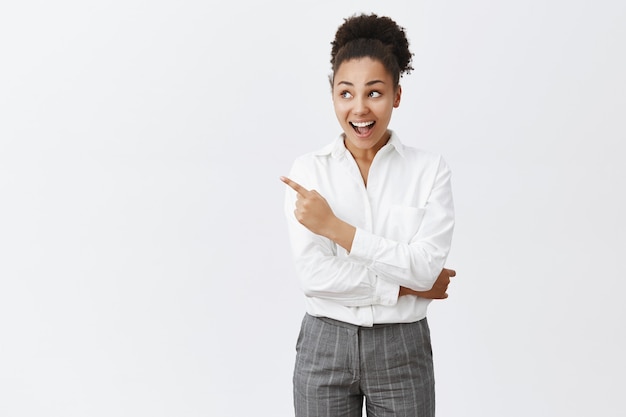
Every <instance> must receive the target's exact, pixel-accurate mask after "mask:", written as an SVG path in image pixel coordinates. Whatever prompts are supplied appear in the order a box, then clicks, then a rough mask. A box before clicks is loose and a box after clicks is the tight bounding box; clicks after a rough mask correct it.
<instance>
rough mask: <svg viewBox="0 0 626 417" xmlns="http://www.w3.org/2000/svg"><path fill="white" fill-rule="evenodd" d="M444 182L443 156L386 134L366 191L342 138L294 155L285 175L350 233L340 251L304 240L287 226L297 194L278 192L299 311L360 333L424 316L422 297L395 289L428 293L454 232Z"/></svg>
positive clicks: (297, 227) (322, 241)
mask: <svg viewBox="0 0 626 417" xmlns="http://www.w3.org/2000/svg"><path fill="white" fill-rule="evenodd" d="M450 176H451V172H450V169H449V167H448V165H447V164H446V162H445V161H444V160H443V158H442V157H440V156H438V155H435V154H432V153H429V152H425V151H422V150H418V149H415V148H412V147H408V146H404V145H403V144H402V143H401V142H400V140H399V138H398V137H397V136H396V134H395V133H394V132H393V131H392V132H391V138H390V139H389V141H388V142H387V144H386V145H385V146H383V147H382V148H381V149H380V150H379V151H378V152H377V154H376V156H375V157H374V160H373V161H372V165H371V167H370V170H369V174H368V179H367V187H366V186H365V184H364V182H363V179H362V177H361V174H360V172H359V169H358V166H357V164H356V161H355V160H354V158H353V157H352V155H351V154H350V152H349V151H348V150H347V149H346V147H345V145H344V137H343V135H340V136H339V137H338V138H337V139H336V140H335V141H334V142H333V143H331V144H329V145H328V146H326V147H324V148H323V149H321V150H319V151H316V152H312V153H308V154H305V155H303V156H300V157H299V158H297V159H296V160H295V161H294V163H293V166H292V169H291V172H290V174H289V177H290V178H291V179H292V180H294V181H296V182H298V183H299V184H301V185H302V186H304V187H305V188H307V189H309V190H317V191H318V192H319V193H320V194H321V195H322V196H323V197H324V198H326V200H327V201H328V203H329V205H330V207H331V209H332V210H333V212H334V213H335V215H336V216H337V217H339V218H340V219H342V220H343V221H345V222H347V223H349V224H351V225H352V226H354V227H356V234H355V236H354V241H353V243H352V249H351V251H350V252H349V253H348V252H347V251H346V250H345V249H343V248H342V247H341V246H339V245H337V244H335V243H334V242H333V241H331V240H329V239H327V238H325V237H322V236H320V235H316V234H314V233H312V232H311V231H309V230H308V229H307V228H305V227H304V226H302V225H301V224H300V223H299V222H298V221H297V220H296V218H295V216H294V209H295V201H296V193H295V191H293V190H292V189H291V188H289V187H287V190H286V195H285V214H286V216H287V223H288V230H289V236H290V240H291V246H292V253H293V257H294V260H295V269H296V273H297V275H298V278H299V281H300V284H301V287H302V290H303V291H304V294H305V300H306V311H307V313H309V314H311V315H313V316H318V317H329V318H333V319H336V320H341V321H344V322H348V323H352V324H356V325H360V326H371V325H373V324H377V323H410V322H414V321H417V320H420V319H422V318H424V317H426V312H427V308H428V304H429V303H430V300H427V299H424V298H420V297H416V296H402V297H398V291H399V288H400V286H404V287H408V288H411V289H414V290H418V291H422V290H428V289H430V288H431V287H432V285H433V283H434V282H435V280H436V279H437V276H438V275H439V273H440V272H441V270H442V268H443V266H444V264H445V262H446V258H447V256H448V253H449V250H450V244H451V241H452V232H453V229H454V205H453V200H452V189H451V183H450Z"/></svg>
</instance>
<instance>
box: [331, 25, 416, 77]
mask: <svg viewBox="0 0 626 417" xmlns="http://www.w3.org/2000/svg"><path fill="white" fill-rule="evenodd" d="M356 39H377V40H379V41H380V42H382V43H383V44H385V45H389V46H390V47H391V48H392V50H393V54H394V55H395V56H396V59H397V61H398V66H399V67H400V71H401V72H407V73H408V72H410V71H411V70H412V69H413V67H412V66H411V60H412V57H413V54H412V53H411V51H410V50H409V41H408V39H407V37H406V33H405V31H404V28H402V27H400V26H398V24H397V23H396V22H395V21H393V20H392V19H391V18H389V17H386V16H378V15H376V14H373V13H372V14H361V15H354V16H351V17H349V18H346V19H344V23H343V24H342V25H341V26H340V27H339V29H337V32H336V34H335V40H334V41H333V42H331V45H332V50H331V60H330V62H331V65H334V63H335V57H336V55H337V52H339V50H340V49H341V48H342V47H343V46H344V45H346V44H347V43H349V42H351V41H354V40H356Z"/></svg>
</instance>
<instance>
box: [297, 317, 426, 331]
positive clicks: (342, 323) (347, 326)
mask: <svg viewBox="0 0 626 417" xmlns="http://www.w3.org/2000/svg"><path fill="white" fill-rule="evenodd" d="M306 316H307V317H309V318H311V319H314V320H321V321H323V322H324V323H328V324H330V325H333V326H339V327H343V328H345V329H350V330H371V329H378V328H381V327H392V326H402V325H407V324H415V323H419V322H420V321H423V320H426V317H424V318H423V319H421V320H418V321H416V322H415V323H375V324H374V325H372V326H357V325H356V324H352V323H346V322H345V321H341V320H335V319H331V318H328V317H318V316H312V315H310V314H309V313H306Z"/></svg>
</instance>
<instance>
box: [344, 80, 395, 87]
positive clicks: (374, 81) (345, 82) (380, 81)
mask: <svg viewBox="0 0 626 417" xmlns="http://www.w3.org/2000/svg"><path fill="white" fill-rule="evenodd" d="M378 83H381V84H385V82H384V81H382V80H372V81H368V82H366V83H365V85H366V86H368V87H369V86H371V85H374V84H378ZM342 84H343V85H349V86H350V87H354V84H352V83H351V82H349V81H339V82H338V83H337V85H342Z"/></svg>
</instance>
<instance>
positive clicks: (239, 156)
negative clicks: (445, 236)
mask: <svg viewBox="0 0 626 417" xmlns="http://www.w3.org/2000/svg"><path fill="white" fill-rule="evenodd" d="M88 3H93V4H88ZM383 4H384V5H383ZM357 11H375V12H377V13H379V14H386V15H389V16H391V17H392V18H394V19H396V20H397V22H398V23H399V24H401V25H402V26H404V27H405V28H406V29H407V32H408V35H409V38H410V40H411V45H412V48H413V51H414V52H415V68H416V69H415V71H414V72H413V73H412V74H410V75H408V76H407V77H406V78H405V79H404V80H403V88H404V95H403V102H402V105H401V107H400V108H399V109H398V110H397V111H396V113H395V114H394V118H393V120H392V128H393V129H395V130H396V131H397V132H398V133H399V134H400V136H401V138H402V139H403V140H404V141H405V142H406V143H408V144H410V145H413V146H418V147H423V148H426V149H430V150H433V151H436V152H440V153H442V154H443V155H444V156H445V157H446V159H447V160H448V162H449V163H450V164H451V166H452V168H453V170H454V191H455V201H456V207H457V218H458V222H457V228H456V234H455V238H454V244H453V251H452V253H451V256H450V261H449V266H450V267H453V268H455V269H457V271H458V277H457V278H456V279H454V282H453V284H452V286H451V289H450V298H449V299H448V300H446V301H441V302H435V303H434V304H433V305H432V307H431V310H430V315H429V320H430V323H431V328H432V335H433V345H434V350H435V366H436V372H437V375H436V377H437V390H438V405H437V407H438V411H439V412H438V415H439V416H442V417H446V416H455V417H456V416H481V417H488V416H509V417H515V416H528V415H532V416H550V417H552V416H565V415H567V416H591V415H597V416H604V417H609V416H623V415H624V413H625V411H626V406H625V405H624V400H623V396H622V392H623V389H624V373H625V372H626V361H625V360H624V358H623V353H624V351H625V349H626V342H625V341H624V325H623V321H624V318H625V317H626V308H625V307H624V305H625V303H624V302H623V298H624V289H625V287H626V286H625V285H624V283H623V281H624V280H623V277H622V275H623V273H622V270H621V264H620V263H619V260H620V255H621V256H623V255H624V249H625V248H626V243H625V241H624V240H625V238H624V236H625V233H626V222H625V221H624V218H623V214H622V213H624V211H625V210H626V201H625V200H626V199H625V196H624V195H625V194H624V190H625V184H624V183H625V178H626V169H625V168H624V165H622V163H621V162H622V159H623V158H622V155H623V151H622V150H621V149H622V146H621V145H622V144H621V143H620V142H622V141H624V139H626V123H625V121H624V120H625V118H624V115H625V113H626V81H625V80H626V78H625V77H624V74H626V57H625V55H624V50H626V49H625V48H626V25H624V24H623V22H624V21H625V19H626V3H624V2H622V1H620V0H614V1H609V0H604V1H601V0H595V1H591V0H589V1H582V0H569V1H565V0H561V1H559V0H550V1H545V0H544V1H539V0H531V1H525V2H502V1H495V0H491V1H489V0H479V1H473V2H467V1H446V2H443V1H426V0H422V1H395V2H391V1H390V2H384V3H383V2H375V1H356V0H355V1H341V2H336V1H329V0H325V1H319V0H318V1H308V2H290V1H286V0H283V1H269V2H256V1H251V0H244V1H240V2H233V3H228V2H223V3H221V4H214V3H211V2H204V1H150V2H149V1H139V0H126V1H108V2H97V3H96V2H81V1H68V0H65V1H57V2H44V1H24V2H13V3H9V2H5V3H3V4H2V6H0V48H1V49H0V52H1V60H2V64H1V65H0V415H2V416H7V417H13V416H16V417H17V416H47V417H52V416H63V417H69V416H81V417H83V416H107V417H109V416H116V417H119V416H132V417H136V416H177V417H178V416H220V417H228V416H253V415H258V416H290V415H292V405H291V401H292V400H291V371H292V365H293V357H294V345H295V338H296V336H297V331H298V328H299V322H300V320H301V317H302V314H303V303H302V296H301V294H300V292H299V289H298V287H297V284H296V282H295V279H294V277H293V272H294V271H293V267H292V264H291V260H290V258H289V247H288V242H287V236H286V230H285V222H284V218H283V213H282V197H283V190H284V186H283V185H282V184H281V183H280V182H279V180H278V176H279V175H283V174H285V173H286V172H287V171H288V169H289V167H290V165H291V161H292V160H293V158H295V157H296V156H297V155H299V154H300V153H303V152H305V151H309V150H312V149H315V148H317V147H319V146H322V145H323V144H325V143H327V142H328V141H330V140H332V139H333V138H334V137H335V135H336V134H337V133H339V126H338V124H337V122H336V120H335V118H334V114H333V112H332V106H331V101H330V95H329V87H328V81H327V76H328V73H329V70H330V65H329V54H330V41H331V40H332V37H333V35H334V31H335V29H336V28H337V26H338V25H339V24H341V23H342V21H343V18H344V17H347V16H349V15H350V14H352V13H354V12H357Z"/></svg>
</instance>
